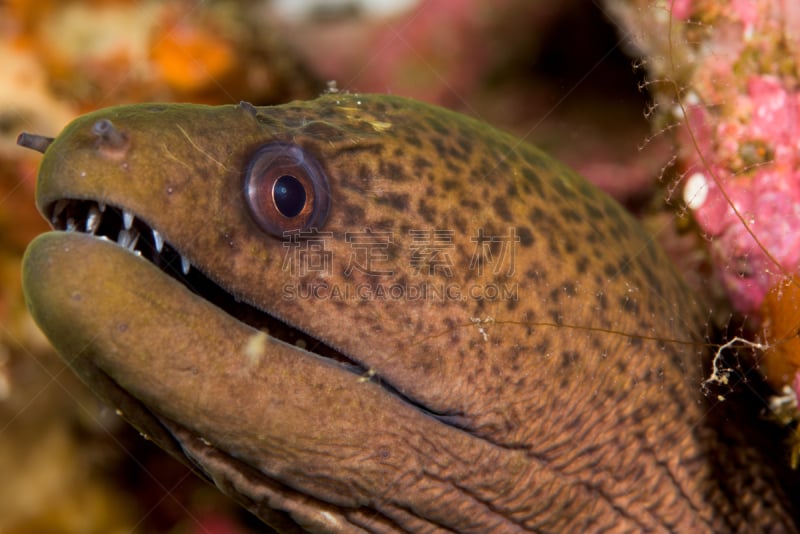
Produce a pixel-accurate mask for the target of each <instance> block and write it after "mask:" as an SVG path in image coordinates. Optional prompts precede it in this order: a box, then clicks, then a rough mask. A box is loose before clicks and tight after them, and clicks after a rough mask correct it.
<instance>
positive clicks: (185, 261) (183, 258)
mask: <svg viewBox="0 0 800 534" xmlns="http://www.w3.org/2000/svg"><path fill="white" fill-rule="evenodd" d="M191 266H192V264H191V263H189V260H188V259H187V258H186V256H184V255H183V254H181V270H182V271H183V274H189V268H190V267H191Z"/></svg>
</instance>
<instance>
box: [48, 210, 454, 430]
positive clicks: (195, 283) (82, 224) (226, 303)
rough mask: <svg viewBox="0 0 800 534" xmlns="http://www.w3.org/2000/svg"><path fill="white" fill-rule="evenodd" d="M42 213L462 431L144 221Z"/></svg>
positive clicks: (102, 214) (122, 213)
mask: <svg viewBox="0 0 800 534" xmlns="http://www.w3.org/2000/svg"><path fill="white" fill-rule="evenodd" d="M45 211H46V215H47V217H48V219H49V220H50V222H51V224H52V225H53V227H54V228H55V229H56V230H60V231H64V232H80V233H83V234H89V235H93V236H95V237H96V238H97V239H104V240H107V241H109V242H113V243H116V244H117V245H118V246H120V247H122V248H125V249H127V250H128V251H129V252H130V253H132V254H135V255H137V256H139V257H141V258H143V259H145V260H147V261H149V262H150V263H152V264H153V265H154V266H156V267H157V268H158V269H160V270H161V272H162V273H164V274H165V275H167V276H169V277H170V278H173V279H174V280H176V281H177V282H179V283H180V284H182V285H184V286H185V287H186V288H188V289H189V290H190V291H191V292H193V293H195V294H196V295H198V296H200V297H201V298H203V299H204V300H206V301H208V302H210V303H211V304H213V305H214V306H216V307H217V308H219V309H221V310H222V311H223V312H224V313H226V314H228V315H230V316H232V317H233V318H235V319H237V320H238V321H240V322H242V323H244V324H247V325H248V326H250V327H252V328H255V329H257V330H260V331H262V332H266V333H267V334H268V335H269V336H270V337H272V338H275V339H278V340H280V341H283V342H284V343H287V344H290V345H292V346H295V347H299V348H302V349H304V350H306V351H308V352H311V353H313V354H315V355H316V356H319V357H321V358H323V359H326V360H329V361H332V362H335V363H336V364H337V365H338V366H339V367H341V368H342V369H344V370H347V371H349V372H351V373H354V374H356V375H358V376H360V377H362V378H368V379H369V380H370V381H372V382H375V383H377V384H379V385H380V386H381V387H382V388H383V389H384V390H386V392H387V393H389V394H390V395H393V396H395V397H397V398H399V399H401V400H403V401H405V402H407V403H408V404H410V405H412V406H414V407H415V408H416V409H418V410H420V411H422V412H424V413H426V414H428V415H429V416H431V417H434V418H436V419H438V420H440V421H441V422H443V423H445V424H448V425H451V426H455V427H458V428H465V427H464V423H463V421H462V420H461V417H460V415H457V414H447V413H437V412H434V411H432V410H430V409H429V408H428V407H427V406H425V405H424V404H422V403H420V402H419V401H417V400H415V399H413V398H410V397H408V396H407V395H405V394H404V393H403V392H401V391H399V390H398V389H397V388H396V387H395V386H394V385H392V384H391V383H390V382H388V381H386V380H385V379H383V378H382V377H381V376H380V375H379V374H377V373H376V372H375V370H374V369H368V368H367V367H365V366H364V365H361V364H359V363H358V362H356V361H354V360H353V359H351V358H349V357H348V356H347V355H345V354H343V353H342V352H340V351H338V350H336V349H335V348H333V347H331V346H330V345H327V344H326V343H324V342H323V341H320V340H319V339H316V338H314V337H313V336H310V335H308V334H306V333H305V332H303V331H301V330H299V329H297V328H294V327H292V326H291V325H288V324H287V323H285V322H283V321H281V320H280V319H277V318H276V317H273V316H272V315H270V314H269V313H267V312H264V311H262V310H260V309H258V308H256V307H255V306H252V305H250V304H247V303H246V302H243V301H240V300H237V299H236V298H234V297H233V295H231V294H230V293H228V292H227V291H226V290H225V289H224V288H222V287H221V286H219V285H218V284H217V283H216V282H214V281H213V280H211V279H210V278H208V277H207V276H206V275H205V274H203V273H202V272H201V271H200V269H198V268H196V267H195V266H193V265H191V263H190V262H189V260H188V259H187V258H186V257H185V256H183V255H182V254H181V252H180V251H179V250H178V249H177V248H176V247H175V246H173V245H172V244H170V243H168V242H167V241H165V240H164V238H163V236H162V235H161V234H160V233H159V232H158V231H157V230H155V229H154V228H152V227H150V226H149V225H148V224H147V223H145V222H144V220H142V219H140V218H138V217H136V216H135V215H134V214H133V213H131V212H128V211H126V210H124V209H123V208H119V207H116V206H111V205H106V204H104V203H102V202H98V201H94V200H74V199H62V200H58V201H55V202H53V203H51V204H50V205H48V206H47V208H46V210H45Z"/></svg>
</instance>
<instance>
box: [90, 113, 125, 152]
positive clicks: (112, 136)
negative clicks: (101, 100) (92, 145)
mask: <svg viewBox="0 0 800 534" xmlns="http://www.w3.org/2000/svg"><path fill="white" fill-rule="evenodd" d="M92 133H93V134H94V135H96V136H97V137H98V139H99V141H100V142H101V143H102V144H103V145H105V146H107V147H108V148H123V147H124V146H125V145H126V144H127V143H128V136H127V135H125V134H124V133H122V132H121V131H119V130H117V127H116V126H114V123H113V122H111V121H110V120H108V119H100V120H99V121H97V122H95V123H94V124H93V125H92Z"/></svg>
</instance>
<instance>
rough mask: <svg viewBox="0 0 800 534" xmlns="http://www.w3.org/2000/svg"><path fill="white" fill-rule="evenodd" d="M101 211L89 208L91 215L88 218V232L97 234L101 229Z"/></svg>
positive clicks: (93, 207)
mask: <svg viewBox="0 0 800 534" xmlns="http://www.w3.org/2000/svg"><path fill="white" fill-rule="evenodd" d="M100 217H101V215H100V210H98V209H97V206H92V207H91V208H89V215H88V216H87V217H86V231H87V232H89V233H91V234H94V233H95V232H97V229H98V228H99V227H100Z"/></svg>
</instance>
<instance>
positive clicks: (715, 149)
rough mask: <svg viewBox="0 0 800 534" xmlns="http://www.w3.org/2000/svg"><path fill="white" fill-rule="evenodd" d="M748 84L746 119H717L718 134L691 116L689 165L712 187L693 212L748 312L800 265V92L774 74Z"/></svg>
mask: <svg viewBox="0 0 800 534" xmlns="http://www.w3.org/2000/svg"><path fill="white" fill-rule="evenodd" d="M746 86H747V90H746V93H745V94H743V95H741V96H740V98H739V102H737V109H738V110H740V112H741V110H746V112H747V113H746V116H743V117H741V116H734V117H729V118H716V119H715V120H716V121H717V124H716V127H714V128H713V129H711V128H709V127H708V124H709V122H710V121H711V119H710V118H709V117H708V116H707V115H708V113H709V112H708V111H706V110H705V109H704V108H702V107H696V108H693V109H692V110H691V112H690V113H689V114H688V116H689V126H690V127H692V128H693V132H695V139H698V148H699V150H698V151H696V152H695V153H694V154H695V156H694V158H693V161H691V163H690V165H691V166H692V168H698V169H704V170H702V171H700V172H701V173H702V174H703V175H704V177H705V179H706V184H707V188H708V191H707V194H706V197H705V201H704V202H702V203H694V204H693V203H691V202H690V206H691V207H692V208H694V215H695V218H696V220H697V223H698V224H699V225H700V227H701V228H702V229H703V231H704V232H705V233H706V234H707V235H708V236H709V237H710V238H711V241H712V255H713V257H714V259H715V264H716V265H717V266H718V268H719V273H720V276H721V278H722V281H723V283H724V284H725V287H726V288H727V290H728V292H729V295H730V297H731V300H732V302H733V303H734V305H735V306H736V307H737V309H739V310H740V311H742V312H747V313H750V312H754V311H756V310H757V309H758V308H759V306H760V305H761V301H762V300H763V298H764V294H765V293H766V292H767V291H768V290H769V288H770V287H772V286H773V285H774V284H775V283H776V282H777V281H778V280H779V279H780V277H782V276H783V274H784V273H785V272H794V271H796V270H797V268H798V266H800V233H798V232H796V231H794V229H795V228H798V227H800V136H799V135H798V134H800V94H798V93H797V91H795V90H789V89H787V88H786V87H785V86H784V83H783V82H782V81H781V80H780V79H778V78H777V77H775V76H771V75H756V76H751V77H750V78H749V79H748V81H747V84H746ZM701 155H702V159H701ZM720 186H721V187H722V188H723V189H724V192H725V193H726V194H723V190H722V189H721V188H720ZM733 207H735V208H736V211H738V214H737V213H736V212H735V211H734V209H733ZM751 232H752V233H751ZM754 236H755V239H754ZM756 239H757V241H756ZM775 262H777V263H778V265H776V264H775Z"/></svg>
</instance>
